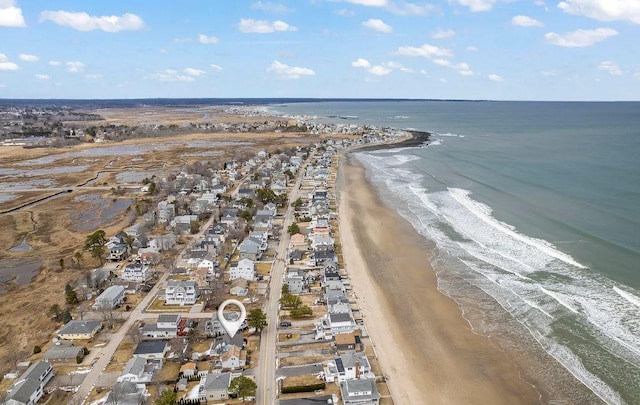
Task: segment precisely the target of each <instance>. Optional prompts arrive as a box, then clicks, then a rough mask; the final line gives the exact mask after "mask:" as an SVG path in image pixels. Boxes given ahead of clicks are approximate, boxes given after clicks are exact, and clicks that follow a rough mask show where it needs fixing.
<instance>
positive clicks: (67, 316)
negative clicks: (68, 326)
mask: <svg viewBox="0 0 640 405" xmlns="http://www.w3.org/2000/svg"><path fill="white" fill-rule="evenodd" d="M72 319H73V317H72V316H71V312H69V310H68V309H66V310H65V311H64V312H63V313H62V323H67V322H69V321H70V320H72Z"/></svg>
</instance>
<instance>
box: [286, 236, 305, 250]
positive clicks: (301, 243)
mask: <svg viewBox="0 0 640 405" xmlns="http://www.w3.org/2000/svg"><path fill="white" fill-rule="evenodd" d="M306 247H307V240H306V238H305V236H304V235H303V234H301V233H296V234H293V235H291V239H290V240H289V249H295V248H305V249H306Z"/></svg>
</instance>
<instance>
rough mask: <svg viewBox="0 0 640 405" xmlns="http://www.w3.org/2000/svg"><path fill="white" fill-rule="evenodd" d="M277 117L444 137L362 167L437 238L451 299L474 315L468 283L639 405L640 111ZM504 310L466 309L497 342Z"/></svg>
mask: <svg viewBox="0 0 640 405" xmlns="http://www.w3.org/2000/svg"><path fill="white" fill-rule="evenodd" d="M272 109H273V110H275V111H277V112H280V113H284V114H291V115H310V116H316V117H317V118H318V120H320V121H331V122H341V123H345V124H348V123H358V124H373V125H380V126H390V127H395V128H413V129H418V130H424V131H431V132H433V133H434V135H433V136H432V143H431V144H430V145H429V146H428V147H424V148H401V149H390V150H379V151H373V152H364V153H362V152H361V153H358V154H357V157H358V158H359V159H360V160H361V161H362V162H363V163H364V165H365V167H366V168H367V173H368V176H369V178H370V179H371V180H372V181H373V182H374V184H376V185H377V187H378V188H379V190H380V192H381V195H382V197H383V200H384V201H385V202H386V203H387V204H390V205H391V206H392V207H393V208H395V209H396V210H397V211H398V212H399V213H400V214H401V215H402V216H404V217H405V218H407V219H408V220H409V221H410V222H411V223H412V224H414V227H415V228H416V230H417V231H418V232H419V233H420V234H422V235H423V236H424V237H426V238H428V239H430V240H432V241H434V242H435V244H436V246H437V248H438V250H437V251H438V254H437V255H436V256H434V258H433V263H432V264H433V265H434V268H435V269H436V271H437V272H438V278H439V288H440V290H441V291H442V292H443V293H445V294H447V295H449V296H451V297H453V298H454V299H456V300H457V301H459V302H460V303H464V305H463V306H461V307H462V308H463V310H465V305H466V306H467V307H469V306H471V307H473V306H474V304H473V302H474V301H473V297H470V296H469V295H472V294H473V289H468V288H466V287H465V286H467V285H469V284H470V285H473V286H475V287H477V289H480V290H482V291H483V292H484V293H486V294H488V295H489V296H491V297H492V299H493V300H494V302H495V304H497V307H498V308H501V310H500V311H501V312H502V313H503V314H506V315H507V316H508V317H509V318H510V319H512V320H515V321H517V322H518V323H519V324H520V325H521V326H523V328H522V330H523V331H525V332H524V333H526V334H527V336H526V338H527V339H529V340H531V339H534V340H535V342H537V345H538V347H540V348H542V349H543V350H544V351H546V352H547V353H548V354H550V355H551V356H552V357H553V358H555V359H556V360H557V361H558V363H559V364H560V365H561V366H562V367H564V368H565V369H566V370H568V371H569V372H570V373H571V374H572V375H573V376H574V377H575V378H576V379H577V380H579V381H580V382H581V383H583V384H584V385H585V386H586V387H588V388H589V389H590V390H591V391H593V392H594V393H595V394H596V395H597V396H598V397H600V398H601V399H602V400H603V401H604V402H607V403H611V404H624V403H626V404H640V103H560V102H441V101H401V102H389V101H380V102H370V101H367V102H364V101H363V102H353V101H351V102H326V103H300V104H287V105H283V106H276V107H272ZM495 307H496V305H494V306H489V307H486V308H482V307H480V305H477V308H466V309H469V310H471V311H469V312H474V313H476V314H478V313H479V314H480V318H481V319H482V322H481V323H482V324H484V325H483V326H482V331H481V332H484V333H487V334H489V333H490V334H491V335H492V336H493V335H496V334H499V333H500V328H501V327H503V326H504V325H508V322H504V323H503V322H502V321H501V320H500V319H504V318H500V317H499V316H495V314H489V313H488V312H489V311H494V308H495ZM483 311H485V312H487V313H485V316H483V315H482V312H483ZM491 323H492V324H491ZM504 327H506V326H504ZM524 337H525V336H523V338H524ZM550 374H552V373H550ZM567 396H568V399H569V400H571V399H572V398H570V396H571V394H570V393H568V394H567ZM552 399H562V398H552ZM573 399H575V398H573Z"/></svg>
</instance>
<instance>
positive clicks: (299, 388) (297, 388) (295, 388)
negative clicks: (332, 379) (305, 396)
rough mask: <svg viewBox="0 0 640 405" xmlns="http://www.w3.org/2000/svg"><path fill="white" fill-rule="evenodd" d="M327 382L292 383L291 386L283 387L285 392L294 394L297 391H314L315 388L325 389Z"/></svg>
mask: <svg viewBox="0 0 640 405" xmlns="http://www.w3.org/2000/svg"><path fill="white" fill-rule="evenodd" d="M324 388H325V384H324V383H323V382H321V383H317V384H308V385H292V386H291V387H282V393H283V394H292V393H295V392H312V391H315V390H323V389H324Z"/></svg>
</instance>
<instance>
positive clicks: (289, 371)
mask: <svg viewBox="0 0 640 405" xmlns="http://www.w3.org/2000/svg"><path fill="white" fill-rule="evenodd" d="M321 371H322V363H316V364H309V365H304V366H294V367H280V368H279V369H277V370H276V376H278V377H293V376H296V375H305V374H315V373H319V372H321Z"/></svg>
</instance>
